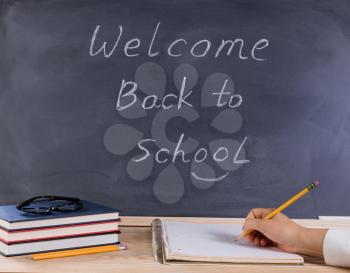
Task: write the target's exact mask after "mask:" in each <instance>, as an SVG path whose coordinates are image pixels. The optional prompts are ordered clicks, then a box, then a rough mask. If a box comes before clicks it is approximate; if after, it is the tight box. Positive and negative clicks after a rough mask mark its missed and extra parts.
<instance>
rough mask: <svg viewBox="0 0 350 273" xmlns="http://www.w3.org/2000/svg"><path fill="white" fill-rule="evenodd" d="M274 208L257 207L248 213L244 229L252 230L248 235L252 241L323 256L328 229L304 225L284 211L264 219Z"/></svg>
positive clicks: (262, 244) (262, 245) (259, 244)
mask: <svg viewBox="0 0 350 273" xmlns="http://www.w3.org/2000/svg"><path fill="white" fill-rule="evenodd" d="M273 210H274V209H264V208H256V209H252V210H251V211H250V212H249V213H248V215H247V218H246V220H245V222H244V225H243V230H244V231H251V230H252V233H250V234H249V235H248V236H247V237H248V240H249V241H250V242H252V243H254V244H255V245H257V246H261V247H266V246H272V245H275V246H277V247H278V248H280V249H282V250H284V251H287V252H292V253H300V254H305V255H310V256H316V257H323V240H324V237H325V235H326V232H327V230H323V229H309V228H305V227H302V226H300V225H298V224H296V223H295V222H293V221H292V220H291V219H289V218H288V217H287V216H286V215H284V214H282V213H279V214H277V215H276V216H274V217H273V218H272V219H269V220H265V219H263V218H264V217H265V216H266V215H268V214H269V213H270V212H272V211H273Z"/></svg>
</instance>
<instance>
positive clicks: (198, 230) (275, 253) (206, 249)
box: [152, 219, 304, 264]
mask: <svg viewBox="0 0 350 273" xmlns="http://www.w3.org/2000/svg"><path fill="white" fill-rule="evenodd" d="M241 231H242V227H241V226H239V225H227V224H194V223H184V222H173V221H164V220H160V219H156V220H154V221H153V222H152V245H153V251H154V254H155V257H156V259H157V260H158V261H160V262H162V263H169V262H172V261H192V262H221V263H274V264H276V263H277V264H303V262H304V260H303V257H301V256H299V255H296V254H292V253H287V252H283V251H281V250H279V249H277V248H275V247H268V248H262V247H261V248H260V247H256V246H253V245H250V244H249V243H247V242H244V241H243V240H242V241H240V242H235V237H236V236H237V235H238V234H240V233H241Z"/></svg>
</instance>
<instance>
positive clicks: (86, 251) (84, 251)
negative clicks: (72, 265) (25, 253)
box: [32, 245, 126, 261]
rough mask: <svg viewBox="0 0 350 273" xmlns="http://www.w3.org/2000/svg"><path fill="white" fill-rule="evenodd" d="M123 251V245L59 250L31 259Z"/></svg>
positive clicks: (36, 255)
mask: <svg viewBox="0 0 350 273" xmlns="http://www.w3.org/2000/svg"><path fill="white" fill-rule="evenodd" d="M124 249H126V246H125V245H106V246H95V247H84V248H78V249H71V250H61V251H53V252H47V253H39V254H33V255H32V259H33V260H36V261H38V260H46V259H54V258H63V257H70V256H78V255H85V254H95V253H101V252H110V251H117V250H124Z"/></svg>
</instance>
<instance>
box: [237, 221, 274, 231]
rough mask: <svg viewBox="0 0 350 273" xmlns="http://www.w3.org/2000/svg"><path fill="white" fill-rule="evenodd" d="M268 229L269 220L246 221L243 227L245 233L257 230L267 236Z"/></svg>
mask: <svg viewBox="0 0 350 273" xmlns="http://www.w3.org/2000/svg"><path fill="white" fill-rule="evenodd" d="M267 228H268V223H267V220H265V219H246V220H245V222H244V225H243V231H246V232H247V231H252V230H257V231H259V232H261V233H262V234H265V233H266V231H267Z"/></svg>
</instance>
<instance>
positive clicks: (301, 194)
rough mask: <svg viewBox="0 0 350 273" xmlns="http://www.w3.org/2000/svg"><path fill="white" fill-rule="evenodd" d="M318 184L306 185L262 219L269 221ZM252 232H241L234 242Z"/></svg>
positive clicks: (316, 182)
mask: <svg viewBox="0 0 350 273" xmlns="http://www.w3.org/2000/svg"><path fill="white" fill-rule="evenodd" d="M319 184H320V182H318V181H315V182H313V183H311V184H310V185H308V186H307V187H305V188H304V189H303V190H302V191H301V192H299V193H297V194H296V195H295V196H293V197H292V198H290V199H289V200H288V201H286V202H285V203H284V204H283V205H281V206H279V207H278V208H277V209H275V210H274V211H272V212H271V213H269V214H268V215H266V216H265V217H264V219H271V218H272V217H274V216H275V215H276V214H278V213H280V212H281V211H282V210H284V209H285V208H287V207H289V206H290V205H291V204H293V203H294V202H296V201H297V200H298V199H300V198H301V197H303V196H304V195H305V194H307V193H308V192H309V191H311V190H312V189H314V188H316V187H317V186H318V185H319ZM251 232H252V230H249V231H245V232H242V233H241V234H240V235H239V236H237V237H236V239H235V240H236V241H239V240H240V239H241V238H243V237H245V236H247V235H248V234H249V233H251Z"/></svg>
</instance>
